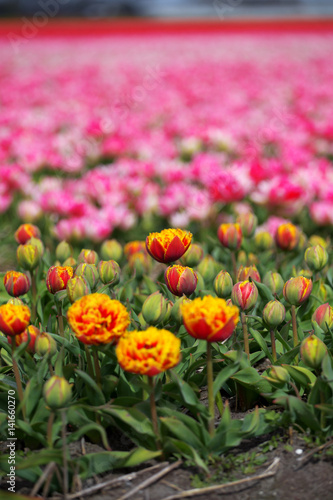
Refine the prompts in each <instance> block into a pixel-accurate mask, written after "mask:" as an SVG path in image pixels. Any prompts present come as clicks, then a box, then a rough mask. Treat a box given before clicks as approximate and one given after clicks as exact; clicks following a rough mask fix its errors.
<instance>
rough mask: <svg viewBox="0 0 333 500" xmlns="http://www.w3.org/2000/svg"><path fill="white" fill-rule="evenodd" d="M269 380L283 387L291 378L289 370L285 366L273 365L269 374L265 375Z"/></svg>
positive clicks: (276, 385)
mask: <svg viewBox="0 0 333 500" xmlns="http://www.w3.org/2000/svg"><path fill="white" fill-rule="evenodd" d="M265 379H266V380H268V382H270V383H271V384H272V385H274V386H275V387H278V388H282V387H283V386H284V385H285V384H287V383H288V382H289V380H290V376H289V373H288V371H287V370H286V369H285V368H283V366H272V368H271V369H270V370H269V373H268V376H267V377H265Z"/></svg>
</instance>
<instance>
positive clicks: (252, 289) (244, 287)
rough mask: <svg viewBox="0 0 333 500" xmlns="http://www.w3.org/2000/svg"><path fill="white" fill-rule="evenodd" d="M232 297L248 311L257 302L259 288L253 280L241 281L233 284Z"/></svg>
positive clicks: (239, 305)
mask: <svg viewBox="0 0 333 500" xmlns="http://www.w3.org/2000/svg"><path fill="white" fill-rule="evenodd" d="M231 299H232V302H233V303H234V304H235V305H236V306H238V307H240V308H241V309H242V310H243V311H248V310H249V309H252V307H254V305H255V304H256V302H257V299H258V289H257V287H256V285H255V284H254V283H253V281H251V282H250V281H240V282H238V283H236V285H234V286H233V288H232V293H231Z"/></svg>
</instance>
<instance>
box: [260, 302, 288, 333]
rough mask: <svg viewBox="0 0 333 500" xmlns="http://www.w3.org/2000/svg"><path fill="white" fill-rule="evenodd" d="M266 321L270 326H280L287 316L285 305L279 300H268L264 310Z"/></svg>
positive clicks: (263, 314)
mask: <svg viewBox="0 0 333 500" xmlns="http://www.w3.org/2000/svg"><path fill="white" fill-rule="evenodd" d="M262 316H263V319H264V321H265V323H267V325H268V326H269V327H270V328H275V327H276V326H278V325H279V324H280V323H282V321H283V320H284V318H285V317H286V310H285V307H284V305H283V304H282V303H281V302H279V301H278V300H271V301H270V302H268V303H267V304H266V305H265V307H264V310H263V312H262Z"/></svg>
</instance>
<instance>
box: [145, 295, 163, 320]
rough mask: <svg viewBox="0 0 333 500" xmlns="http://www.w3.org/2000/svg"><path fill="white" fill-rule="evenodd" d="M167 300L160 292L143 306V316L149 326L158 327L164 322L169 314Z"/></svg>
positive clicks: (147, 299)
mask: <svg viewBox="0 0 333 500" xmlns="http://www.w3.org/2000/svg"><path fill="white" fill-rule="evenodd" d="M167 309H168V307H167V300H166V298H165V297H163V295H162V294H161V293H160V292H154V293H152V294H151V295H149V297H147V298H146V300H145V301H144V303H143V305H142V316H143V319H144V320H145V321H146V323H148V325H157V324H158V323H161V322H162V321H164V318H165V316H166V314H167Z"/></svg>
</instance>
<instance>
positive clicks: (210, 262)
mask: <svg viewBox="0 0 333 500" xmlns="http://www.w3.org/2000/svg"><path fill="white" fill-rule="evenodd" d="M216 266H217V262H216V260H215V259H213V257H212V256H211V255H206V257H204V258H203V259H202V261H201V262H200V264H199V265H198V267H197V269H198V271H199V273H200V274H201V276H202V277H203V279H204V280H205V281H206V282H209V281H212V280H213V279H214V277H215V276H216Z"/></svg>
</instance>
